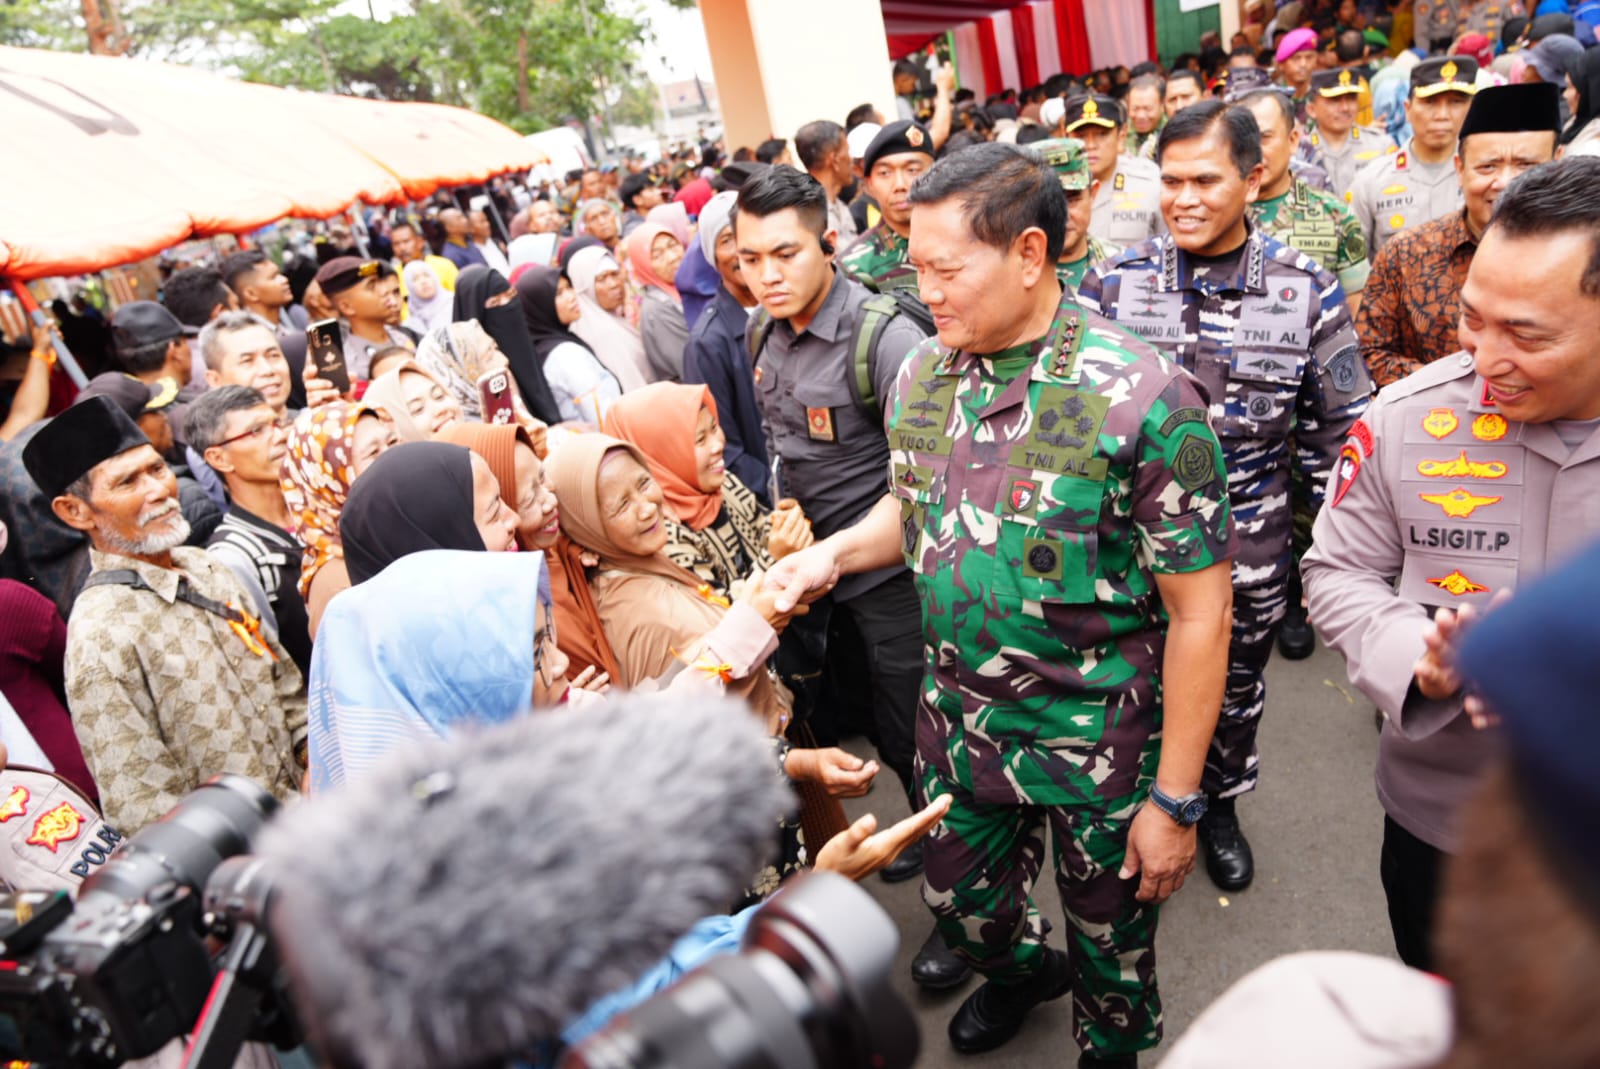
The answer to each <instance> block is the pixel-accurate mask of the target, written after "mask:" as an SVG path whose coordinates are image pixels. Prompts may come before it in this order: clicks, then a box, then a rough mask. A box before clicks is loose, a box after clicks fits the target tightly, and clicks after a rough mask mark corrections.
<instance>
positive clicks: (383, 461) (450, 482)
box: [339, 442, 517, 586]
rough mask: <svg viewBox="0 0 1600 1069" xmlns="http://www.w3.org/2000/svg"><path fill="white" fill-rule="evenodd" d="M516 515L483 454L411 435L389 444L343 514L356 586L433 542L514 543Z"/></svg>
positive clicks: (462, 545) (472, 546)
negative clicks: (414, 438) (408, 439)
mask: <svg viewBox="0 0 1600 1069" xmlns="http://www.w3.org/2000/svg"><path fill="white" fill-rule="evenodd" d="M516 535H517V514H516V513H515V512H513V511H511V510H510V509H509V508H507V507H506V504H505V501H504V500H503V499H502V498H501V496H500V484H499V483H498V482H496V481H495V477H494V473H493V472H491V471H490V470H489V464H488V462H487V461H485V460H484V459H483V458H482V457H480V456H478V455H477V454H475V453H473V452H472V451H471V450H469V449H467V448H466V447H465V446H459V445H449V444H446V443H444V442H406V443H403V444H401V445H397V446H395V447H394V448H392V449H389V450H386V451H385V452H384V453H383V455H382V456H379V457H378V459H377V460H375V461H373V462H372V466H371V467H370V468H368V469H367V470H366V471H365V472H364V473H362V476H361V478H360V479H358V480H356V482H355V483H354V484H352V485H351V487H350V496H349V497H348V498H346V499H345V503H344V511H343V512H341V513H340V514H339V536H340V538H341V539H342V540H343V542H344V562H345V567H346V568H347V569H348V570H349V572H350V583H351V585H352V586H354V585H356V584H358V583H364V582H366V581H367V580H368V579H371V578H372V577H373V576H375V575H377V574H378V573H379V572H381V571H383V570H384V569H385V568H387V567H388V566H389V565H391V564H393V563H394V562H395V561H397V560H399V559H400V558H401V557H404V556H407V555H409V554H412V553H421V552H423V551H424V550H429V549H459V550H469V551H477V552H482V551H484V550H489V551H493V552H504V551H506V550H510V549H514V548H515V546H516Z"/></svg>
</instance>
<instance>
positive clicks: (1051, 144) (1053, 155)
mask: <svg viewBox="0 0 1600 1069" xmlns="http://www.w3.org/2000/svg"><path fill="white" fill-rule="evenodd" d="M1028 147H1029V148H1031V149H1033V150H1034V151H1035V152H1037V153H1038V154H1039V155H1040V156H1042V157H1043V158H1044V162H1046V163H1048V164H1049V165H1050V166H1051V167H1053V168H1055V172H1056V174H1057V175H1058V176H1059V177H1060V178H1061V188H1062V189H1066V190H1073V191H1076V190H1080V189H1088V188H1089V158H1088V157H1087V156H1085V155H1084V154H1083V142H1082V141H1079V140H1078V139H1077V138H1075V137H1052V138H1049V139H1047V140H1044V141H1035V142H1034V143H1033V144H1031V145H1029V146H1028Z"/></svg>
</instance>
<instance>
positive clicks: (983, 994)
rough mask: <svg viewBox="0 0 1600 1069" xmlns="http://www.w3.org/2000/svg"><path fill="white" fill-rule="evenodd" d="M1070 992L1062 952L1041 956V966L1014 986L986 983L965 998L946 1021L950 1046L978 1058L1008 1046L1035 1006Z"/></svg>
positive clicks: (993, 981) (1047, 953) (1070, 981)
mask: <svg viewBox="0 0 1600 1069" xmlns="http://www.w3.org/2000/svg"><path fill="white" fill-rule="evenodd" d="M1071 988H1072V974H1071V972H1069V971H1068V969H1067V955H1066V952H1065V951H1061V950H1051V949H1049V948H1048V947H1047V948H1046V949H1045V952H1044V965H1043V967H1042V968H1040V970H1039V971H1038V972H1037V973H1035V974H1034V975H1032V976H1030V977H1028V979H1026V980H1024V981H1022V982H1021V983H1018V984H1002V983H1000V982H999V981H997V980H989V981H987V982H986V983H985V984H984V985H983V986H982V987H980V988H978V990H976V991H974V992H973V993H972V994H971V995H968V996H967V1001H965V1002H963V1003H962V1004H961V1008H960V1009H959V1010H957V1011H956V1015H955V1016H954V1017H952V1018H950V1029H949V1031H950V1045H951V1046H952V1047H954V1048H955V1049H956V1050H958V1051H960V1052H961V1053H962V1054H979V1053H981V1052H983V1051H986V1050H994V1049H995V1048H996V1047H999V1046H1003V1045H1004V1044H1005V1043H1007V1042H1009V1041H1010V1039H1011V1037H1012V1036H1014V1035H1016V1034H1017V1030H1018V1029H1019V1028H1021V1027H1022V1022H1023V1020H1024V1019H1025V1018H1026V1017H1027V1016H1028V1013H1029V1012H1030V1011H1031V1010H1032V1009H1033V1008H1034V1007H1035V1006H1037V1005H1039V1003H1041V1002H1049V1001H1050V1000H1051V999H1055V998H1060V997H1061V996H1062V995H1065V994H1066V993H1067V992H1068V991H1069V990H1070V989H1071Z"/></svg>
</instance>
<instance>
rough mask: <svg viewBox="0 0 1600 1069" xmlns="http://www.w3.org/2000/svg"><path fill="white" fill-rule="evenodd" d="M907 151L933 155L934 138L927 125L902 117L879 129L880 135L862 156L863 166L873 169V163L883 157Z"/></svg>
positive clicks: (867, 169)
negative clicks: (930, 134)
mask: <svg viewBox="0 0 1600 1069" xmlns="http://www.w3.org/2000/svg"><path fill="white" fill-rule="evenodd" d="M906 152H921V153H923V154H924V155H926V156H929V157H931V156H932V155H933V138H932V137H930V136H929V134H928V129H927V127H925V126H923V125H922V124H921V123H917V122H912V121H911V120H910V119H901V120H900V121H899V122H892V123H889V124H888V125H887V126H885V127H884V128H883V129H882V130H879V131H878V136H877V137H875V138H873V139H872V144H870V145H868V146H867V152H866V155H864V156H862V157H861V168H862V170H864V171H871V170H872V167H873V164H875V163H877V162H878V161H879V160H881V159H882V158H883V157H885V156H899V155H901V154H902V153H906Z"/></svg>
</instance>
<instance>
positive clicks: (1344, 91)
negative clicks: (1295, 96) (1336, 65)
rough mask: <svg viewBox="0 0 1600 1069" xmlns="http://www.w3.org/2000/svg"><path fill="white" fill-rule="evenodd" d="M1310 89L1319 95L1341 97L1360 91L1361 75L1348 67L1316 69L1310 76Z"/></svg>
mask: <svg viewBox="0 0 1600 1069" xmlns="http://www.w3.org/2000/svg"><path fill="white" fill-rule="evenodd" d="M1311 91H1312V92H1314V93H1316V94H1317V95H1318V96H1320V97H1342V96H1349V95H1350V94H1352V93H1359V92H1361V75H1359V74H1357V73H1355V72H1354V71H1352V70H1350V69H1349V68H1343V69H1341V70H1331V71H1317V72H1316V73H1315V74H1313V75H1312V76H1311Z"/></svg>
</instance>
